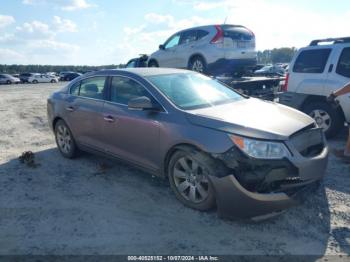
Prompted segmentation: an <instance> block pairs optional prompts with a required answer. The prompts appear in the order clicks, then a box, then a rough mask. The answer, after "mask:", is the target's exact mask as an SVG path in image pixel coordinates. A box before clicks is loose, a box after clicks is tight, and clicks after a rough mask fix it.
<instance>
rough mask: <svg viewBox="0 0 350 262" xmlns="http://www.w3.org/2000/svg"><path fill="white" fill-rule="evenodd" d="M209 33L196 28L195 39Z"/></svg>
mask: <svg viewBox="0 0 350 262" xmlns="http://www.w3.org/2000/svg"><path fill="white" fill-rule="evenodd" d="M208 34H209V32H207V31H205V30H201V29H199V30H197V40H200V39H202V38H203V37H205V36H207V35H208Z"/></svg>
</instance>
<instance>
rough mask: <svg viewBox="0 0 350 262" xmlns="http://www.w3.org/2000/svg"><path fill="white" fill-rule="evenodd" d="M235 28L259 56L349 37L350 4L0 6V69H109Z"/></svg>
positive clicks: (31, 2) (326, 0)
mask: <svg viewBox="0 0 350 262" xmlns="http://www.w3.org/2000/svg"><path fill="white" fill-rule="evenodd" d="M225 20H226V23H227V24H240V25H244V26H246V27H248V28H249V29H251V30H252V31H253V32H254V33H255V36H256V45H257V50H264V49H272V48H278V47H297V48H299V47H302V46H305V45H308V44H309V42H310V41H311V40H312V39H318V38H328V37H340V36H350V32H349V31H350V1H349V0H333V1H330V0H318V1H317V0H308V1H305V0H289V1H287V0H201V1H199V0H143V1H142V0H130V1H124V0H122V1H119V0H1V5H0V64H51V65H108V64H119V63H126V62H127V61H128V60H129V59H131V58H133V57H137V56H138V55H139V54H150V53H152V52H154V51H156V50H157V48H158V46H159V44H161V43H163V42H164V41H165V40H166V39H167V38H168V37H169V36H170V35H171V34H173V33H175V32H176V31H179V30H182V29H186V28H189V27H192V26H198V25H206V24H222V23H224V21H225Z"/></svg>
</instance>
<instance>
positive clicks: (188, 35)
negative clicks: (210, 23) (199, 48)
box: [180, 30, 197, 45]
mask: <svg viewBox="0 0 350 262" xmlns="http://www.w3.org/2000/svg"><path fill="white" fill-rule="evenodd" d="M196 40H197V30H188V31H185V32H183V33H182V34H181V38H180V45H182V44H188V43H191V42H194V41H196Z"/></svg>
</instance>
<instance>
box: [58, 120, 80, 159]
mask: <svg viewBox="0 0 350 262" xmlns="http://www.w3.org/2000/svg"><path fill="white" fill-rule="evenodd" d="M55 138H56V144H57V147H58V149H59V150H60V152H61V154H62V155H63V156H64V157H66V158H74V157H75V156H76V154H77V151H78V149H77V146H76V144H75V141H74V138H73V135H72V132H71V131H70V130H69V128H68V126H67V125H66V123H65V122H64V121H63V120H59V121H58V122H57V123H56V125H55Z"/></svg>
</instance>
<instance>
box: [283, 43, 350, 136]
mask: <svg viewBox="0 0 350 262" xmlns="http://www.w3.org/2000/svg"><path fill="white" fill-rule="evenodd" d="M348 82H350V37H343V38H329V39H323V40H314V41H312V42H311V43H310V45H309V46H307V47H304V48H301V49H300V50H299V51H298V52H297V54H296V55H295V56H294V58H293V60H292V62H291V64H290V66H289V74H287V78H286V82H285V86H284V87H283V91H286V92H284V93H282V94H280V96H279V102H280V103H282V104H285V105H288V106H291V107H294V108H297V109H299V110H302V111H303V112H305V113H307V114H309V115H310V116H312V117H313V118H314V119H315V120H316V123H317V124H318V125H319V126H320V127H322V128H323V130H324V131H325V133H326V135H327V137H331V136H334V135H336V133H337V132H338V131H339V130H340V129H341V127H342V126H343V125H344V121H346V122H350V95H344V96H341V97H339V98H338V99H337V100H338V101H339V106H338V107H337V106H334V105H332V104H330V103H329V102H327V99H326V97H327V96H328V95H329V94H330V93H331V92H333V91H335V90H337V89H339V88H341V87H342V86H343V85H345V84H346V83H348Z"/></svg>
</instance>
